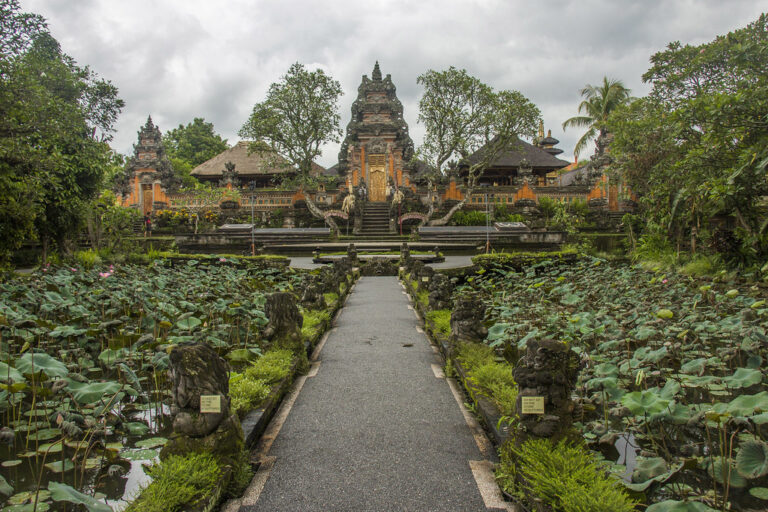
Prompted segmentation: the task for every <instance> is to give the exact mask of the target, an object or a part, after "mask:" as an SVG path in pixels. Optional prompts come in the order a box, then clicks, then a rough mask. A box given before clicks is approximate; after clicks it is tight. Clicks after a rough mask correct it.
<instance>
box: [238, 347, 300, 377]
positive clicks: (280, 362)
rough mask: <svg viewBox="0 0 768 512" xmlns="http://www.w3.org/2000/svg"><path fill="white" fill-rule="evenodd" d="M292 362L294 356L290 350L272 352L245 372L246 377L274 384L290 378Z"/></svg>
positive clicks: (259, 359)
mask: <svg viewBox="0 0 768 512" xmlns="http://www.w3.org/2000/svg"><path fill="white" fill-rule="evenodd" d="M292 362H293V354H292V353H291V351H290V350H285V349H278V350H270V351H269V352H267V353H265V354H264V355H263V356H261V357H260V358H258V359H257V360H256V361H254V362H253V364H251V366H249V367H248V368H247V369H246V370H245V376H246V377H248V378H249V379H252V380H262V381H264V382H266V383H268V384H273V383H275V382H278V381H280V380H282V379H284V378H285V377H287V376H288V373H290V371H291V363H292Z"/></svg>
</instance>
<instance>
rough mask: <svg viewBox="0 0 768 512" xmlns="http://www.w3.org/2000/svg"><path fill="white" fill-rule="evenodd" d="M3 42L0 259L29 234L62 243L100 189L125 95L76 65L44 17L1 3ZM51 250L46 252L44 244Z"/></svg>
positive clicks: (61, 245)
mask: <svg viewBox="0 0 768 512" xmlns="http://www.w3.org/2000/svg"><path fill="white" fill-rule="evenodd" d="M0 15H1V16H2V22H1V23H2V25H3V28H4V30H3V31H2V36H0V46H2V47H4V48H7V49H8V50H9V51H8V52H7V53H6V52H1V53H0V67H2V69H3V72H2V74H1V75H0V112H2V115H0V197H2V198H3V201H2V206H0V225H2V226H3V236H2V238H1V239H0V261H3V260H7V258H8V256H9V253H10V251H12V250H14V249H16V248H18V247H19V246H20V245H21V243H22V242H23V241H24V240H25V239H28V238H31V237H34V236H36V237H38V238H39V239H40V240H41V241H42V242H43V248H44V251H46V250H47V249H48V246H49V241H55V242H56V243H57V244H58V246H59V248H60V249H64V250H66V249H67V247H68V246H67V244H66V242H67V241H68V239H70V238H71V237H72V236H73V235H75V234H76V233H77V231H78V229H79V228H80V226H81V225H82V220H83V213H84V211H86V205H87V203H88V201H90V200H91V199H92V198H93V197H94V196H95V195H96V193H97V192H98V190H99V188H100V186H101V182H102V178H103V176H104V174H105V170H106V169H107V167H108V166H109V164H110V159H111V152H110V149H109V146H108V145H107V141H108V140H109V139H110V138H111V132H112V131H113V129H112V125H113V124H114V122H115V120H116V118H117V115H118V114H119V112H120V110H121V109H122V107H123V102H122V100H120V99H119V98H118V97H117V89H116V88H115V87H114V86H113V85H112V84H110V83H109V82H107V81H104V80H101V79H100V78H98V76H97V75H96V74H95V73H93V72H92V71H91V70H90V69H89V68H87V67H85V68H81V67H79V66H77V65H76V64H75V62H74V60H73V59H72V58H71V57H69V56H68V55H66V54H64V53H63V52H62V51H61V48H60V47H59V44H58V42H57V41H56V40H55V39H54V38H53V37H52V36H51V35H50V33H49V32H48V31H47V28H46V26H45V21H44V20H43V19H42V18H41V17H40V16H37V15H32V14H28V13H22V12H20V8H19V6H18V3H17V2H16V1H15V0H8V1H6V2H4V3H3V6H2V11H0ZM46 254H47V251H46Z"/></svg>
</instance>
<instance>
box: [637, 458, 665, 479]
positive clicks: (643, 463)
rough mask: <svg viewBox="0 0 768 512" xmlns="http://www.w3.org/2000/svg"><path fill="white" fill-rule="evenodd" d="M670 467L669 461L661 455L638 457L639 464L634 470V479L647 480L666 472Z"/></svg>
mask: <svg viewBox="0 0 768 512" xmlns="http://www.w3.org/2000/svg"><path fill="white" fill-rule="evenodd" d="M668 469H669V468H668V466H667V462H666V461H665V460H664V459H663V458H661V457H651V458H645V457H638V458H637V465H636V466H635V470H634V471H633V472H632V481H633V482H645V481H646V480H650V479H651V478H653V477H655V476H659V475H661V474H664V473H666V472H667V470H668Z"/></svg>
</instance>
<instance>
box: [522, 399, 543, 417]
mask: <svg viewBox="0 0 768 512" xmlns="http://www.w3.org/2000/svg"><path fill="white" fill-rule="evenodd" d="M522 405H523V410H522V413H523V414H544V397H543V396H524V397H522Z"/></svg>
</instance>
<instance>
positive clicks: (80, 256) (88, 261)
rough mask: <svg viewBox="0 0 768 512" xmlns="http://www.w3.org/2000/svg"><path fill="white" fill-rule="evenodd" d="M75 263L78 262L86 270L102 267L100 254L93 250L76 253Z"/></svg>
mask: <svg viewBox="0 0 768 512" xmlns="http://www.w3.org/2000/svg"><path fill="white" fill-rule="evenodd" d="M75 261H77V263H78V264H80V266H82V267H83V268H86V269H91V268H93V267H95V266H98V265H101V263H102V260H101V256H99V253H97V252H96V251H94V250H92V249H88V250H86V251H77V252H76V253H75Z"/></svg>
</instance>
